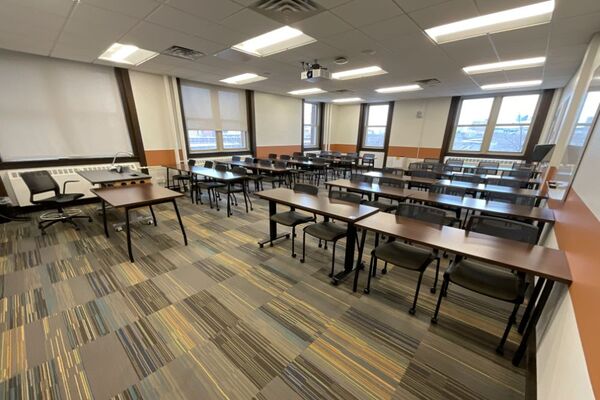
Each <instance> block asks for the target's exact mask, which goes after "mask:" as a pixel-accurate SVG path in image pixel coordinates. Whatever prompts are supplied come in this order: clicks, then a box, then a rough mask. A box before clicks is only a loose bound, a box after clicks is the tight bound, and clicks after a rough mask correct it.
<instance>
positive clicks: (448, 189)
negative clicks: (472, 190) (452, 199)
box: [429, 185, 467, 197]
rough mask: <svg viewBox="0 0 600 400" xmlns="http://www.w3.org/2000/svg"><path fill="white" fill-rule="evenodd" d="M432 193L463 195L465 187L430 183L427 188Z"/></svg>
mask: <svg viewBox="0 0 600 400" xmlns="http://www.w3.org/2000/svg"><path fill="white" fill-rule="evenodd" d="M429 190H430V191H431V192H432V193H437V194H447V195H450V196H459V197H465V194H466V192H467V189H465V188H461V187H455V186H445V185H431V188H430V189H429Z"/></svg>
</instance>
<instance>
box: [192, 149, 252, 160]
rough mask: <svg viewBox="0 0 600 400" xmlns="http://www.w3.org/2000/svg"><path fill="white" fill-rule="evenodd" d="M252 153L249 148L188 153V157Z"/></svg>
mask: <svg viewBox="0 0 600 400" xmlns="http://www.w3.org/2000/svg"><path fill="white" fill-rule="evenodd" d="M243 155H252V151H251V150H231V151H229V150H228V151H209V152H201V153H188V155H187V156H188V158H210V157H229V156H243Z"/></svg>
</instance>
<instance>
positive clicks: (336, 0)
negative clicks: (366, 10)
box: [314, 0, 352, 9]
mask: <svg viewBox="0 0 600 400" xmlns="http://www.w3.org/2000/svg"><path fill="white" fill-rule="evenodd" d="M314 1H315V3H317V4H319V5H320V6H321V7H323V8H327V9H330V8H334V7H338V6H341V5H342V4H346V3H350V2H351V1H352V0H314Z"/></svg>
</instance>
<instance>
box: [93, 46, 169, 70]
mask: <svg viewBox="0 0 600 400" xmlns="http://www.w3.org/2000/svg"><path fill="white" fill-rule="evenodd" d="M157 55H158V53H157V52H154V51H150V50H144V49H140V48H139V47H137V46H134V45H132V44H121V43H113V45H112V46H110V47H109V48H108V49H107V50H106V51H105V52H104V53H102V54H101V55H100V57H98V59H100V60H104V61H110V62H115V63H119V64H128V65H140V64H142V63H144V62H146V61H148V60H150V59H152V58H154V57H156V56H157Z"/></svg>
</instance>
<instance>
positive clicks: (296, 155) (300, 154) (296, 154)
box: [292, 151, 303, 158]
mask: <svg viewBox="0 0 600 400" xmlns="http://www.w3.org/2000/svg"><path fill="white" fill-rule="evenodd" d="M302 155H303V154H302V152H300V151H295V152H294V154H292V156H293V157H294V158H296V157H301V156H302Z"/></svg>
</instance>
